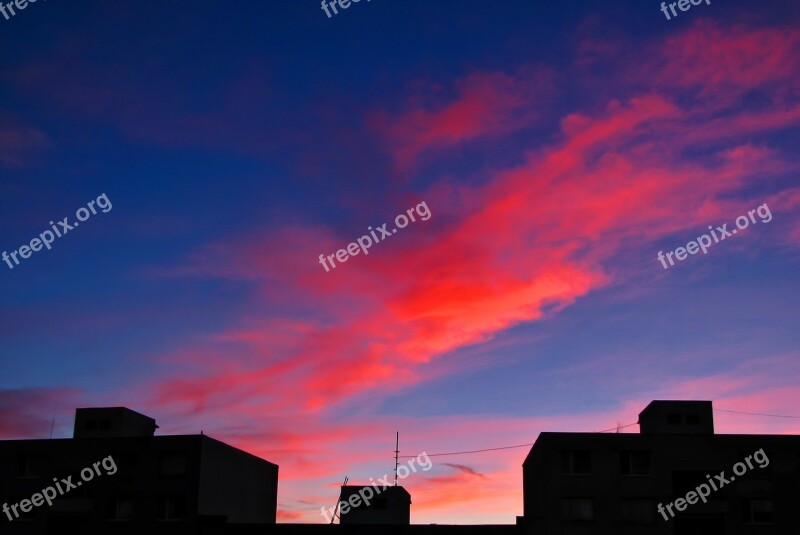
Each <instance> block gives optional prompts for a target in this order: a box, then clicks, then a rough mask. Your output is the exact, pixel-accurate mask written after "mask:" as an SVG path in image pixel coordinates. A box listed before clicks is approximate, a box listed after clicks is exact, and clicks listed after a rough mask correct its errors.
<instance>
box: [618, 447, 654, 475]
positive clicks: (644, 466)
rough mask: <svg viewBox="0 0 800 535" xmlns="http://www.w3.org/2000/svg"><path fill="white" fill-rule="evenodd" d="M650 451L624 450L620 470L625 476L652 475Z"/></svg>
mask: <svg viewBox="0 0 800 535" xmlns="http://www.w3.org/2000/svg"><path fill="white" fill-rule="evenodd" d="M650 470H651V468H650V452H649V451H623V452H622V454H621V455H620V466H619V471H620V473H621V474H622V475H624V476H646V475H650V473H651V472H650Z"/></svg>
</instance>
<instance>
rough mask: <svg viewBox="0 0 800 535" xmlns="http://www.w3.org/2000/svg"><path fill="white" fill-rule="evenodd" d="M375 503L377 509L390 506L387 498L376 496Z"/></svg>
mask: <svg viewBox="0 0 800 535" xmlns="http://www.w3.org/2000/svg"><path fill="white" fill-rule="evenodd" d="M373 504H374V505H375V509H388V508H389V500H387V499H386V498H376V499H375V501H374V502H373Z"/></svg>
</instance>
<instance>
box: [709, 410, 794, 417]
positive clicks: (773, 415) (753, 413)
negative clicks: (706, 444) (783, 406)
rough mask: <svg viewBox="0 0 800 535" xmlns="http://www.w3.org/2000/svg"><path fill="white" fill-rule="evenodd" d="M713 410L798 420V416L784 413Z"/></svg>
mask: <svg viewBox="0 0 800 535" xmlns="http://www.w3.org/2000/svg"><path fill="white" fill-rule="evenodd" d="M714 410H715V411H720V412H729V413H731V414H747V415H749V416H769V417H771V418H793V419H797V420H800V416H787V415H785V414H764V413H761V412H744V411H729V410H727V409H714Z"/></svg>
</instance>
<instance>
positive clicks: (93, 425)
mask: <svg viewBox="0 0 800 535" xmlns="http://www.w3.org/2000/svg"><path fill="white" fill-rule="evenodd" d="M85 426H86V429H87V430H88V431H94V430H95V429H97V420H91V419H90V420H86V424H85Z"/></svg>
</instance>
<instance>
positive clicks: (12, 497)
mask: <svg viewBox="0 0 800 535" xmlns="http://www.w3.org/2000/svg"><path fill="white" fill-rule="evenodd" d="M638 424H639V426H640V432H639V433H616V434H611V433H552V432H543V433H541V434H540V435H539V437H538V438H537V440H536V442H535V443H534V445H533V447H532V448H531V450H530V452H529V454H528V456H527V458H526V459H525V461H524V463H523V465H522V469H523V470H522V478H523V509H524V514H523V516H520V517H517V523H516V524H507V525H413V524H410V506H411V496H410V494H409V493H408V492H407V491H406V489H404V488H403V487H400V486H394V487H386V488H382V489H381V492H380V493H374V495H373V496H372V497H371V498H370V503H369V504H365V503H363V500H357V499H355V497H357V496H359V495H361V496H362V497H363V496H364V495H366V493H365V489H369V488H372V487H369V486H355V485H345V486H343V487H342V489H341V494H340V496H339V500H340V501H343V502H349V503H355V502H359V501H360V502H361V503H355V505H352V506H350V507H348V508H347V510H346V511H342V512H341V514H340V517H339V518H340V523H339V524H334V525H329V524H327V523H325V524H292V523H281V524H276V510H277V489H278V466H277V465H275V464H272V463H270V462H268V461H265V460H263V459H260V458H258V457H255V456H253V455H250V454H248V453H245V452H243V451H241V450H238V449H236V448H233V447H231V446H228V445H226V444H224V443H222V442H219V441H217V440H214V439H212V438H210V437H208V436H204V435H202V434H201V435H177V436H155V430H156V429H157V428H158V426H157V425H156V422H155V420H153V419H152V418H149V417H147V416H144V415H142V414H139V413H136V412H134V411H132V410H130V409H126V408H121V407H119V408H95V409H77V411H76V417H75V430H74V433H73V438H72V439H56V440H6V441H0V503H2V505H3V507H4V512H3V513H2V515H3V516H2V517H0V534H5V533H14V534H16V533H20V534H26V535H27V534H32V535H33V534H39V533H59V534H70V535H71V534H73V533H75V534H81V533H104V534H105V533H113V534H115V535H116V534H124V535H127V534H131V535H133V534H137V535H138V534H141V533H146V532H147V531H155V532H156V533H160V532H162V531H164V532H168V533H171V534H174V533H203V534H220V535H222V534H228V533H230V534H234V533H237V534H245V533H247V534H250V533H252V534H256V533H259V534H276V535H313V534H320V535H321V534H325V535H332V534H336V535H339V534H341V535H362V534H364V535H366V534H374V533H379V534H386V535H449V534H453V535H537V534H541V535H554V534H558V535H650V534H652V535H699V534H702V535H767V534H770V535H798V534H800V521H798V520H797V519H796V518H795V506H796V503H797V502H798V499H800V436H797V435H741V434H736V435H719V434H716V433H715V432H714V419H713V408H712V404H711V402H710V401H664V400H657V401H652V402H651V403H650V404H649V405H648V406H647V407H646V408H645V409H644V410H643V411H642V412H641V413H640V414H639V422H638ZM112 465H113V466H112ZM87 471H88V472H87ZM70 476H72V482H73V483H82V484H80V485H78V484H75V485H73V488H71V489H70V490H69V491H68V492H66V493H64V494H63V495H60V496H58V497H57V498H56V499H55V500H54V501H53V503H52V505H51V506H50V505H48V504H44V505H43V506H42V505H39V506H35V505H37V504H35V503H34V504H33V505H34V506H35V507H33V508H32V510H30V509H29V510H28V511H27V512H26V511H24V510H22V509H21V507H20V508H18V509H17V510H14V511H10V510H9V512H5V505H6V504H8V505H11V504H14V505H19V504H20V503H23V502H24V501H29V500H30V499H31V497H32V496H33V495H35V494H36V493H40V492H42V489H43V488H45V487H47V486H49V485H50V486H51V485H56V484H58V483H57V481H59V480H61V481H62V482H63V480H64V478H68V477H70ZM65 485H66V483H65ZM30 505H31V504H30V502H29V503H28V506H30ZM13 515H19V516H18V517H14V518H13V521H10V522H9V521H8V518H7V516H8V517H10V516H13Z"/></svg>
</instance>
